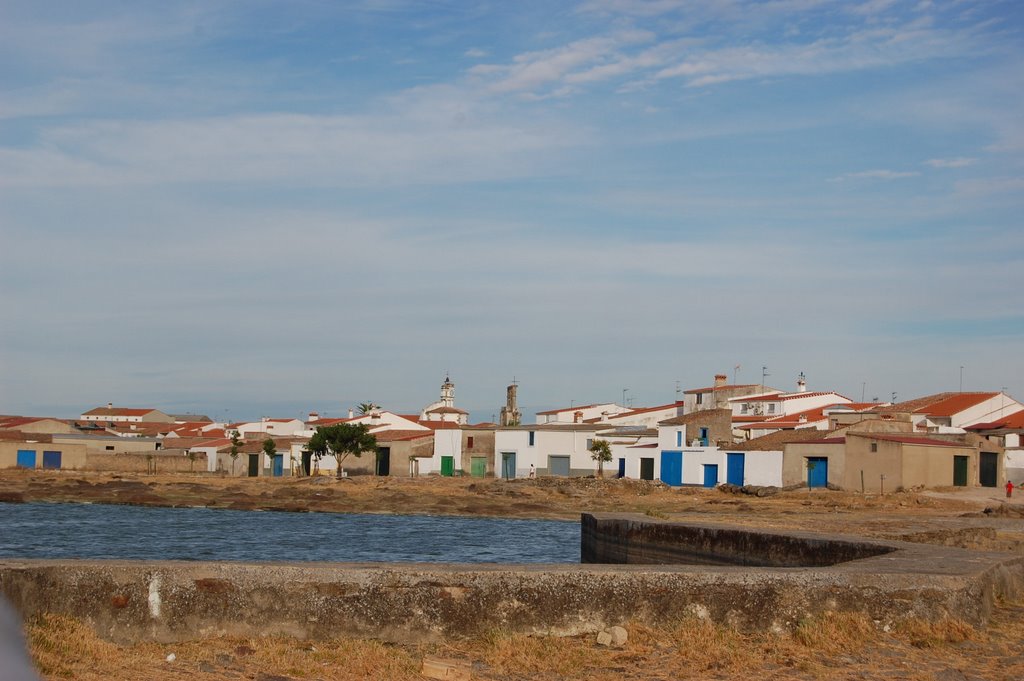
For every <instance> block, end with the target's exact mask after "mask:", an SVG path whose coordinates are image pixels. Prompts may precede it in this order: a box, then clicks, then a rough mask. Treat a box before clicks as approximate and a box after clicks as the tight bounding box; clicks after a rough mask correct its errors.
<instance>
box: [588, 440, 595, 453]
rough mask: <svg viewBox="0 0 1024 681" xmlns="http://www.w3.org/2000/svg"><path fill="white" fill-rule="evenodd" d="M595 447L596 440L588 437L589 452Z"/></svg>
mask: <svg viewBox="0 0 1024 681" xmlns="http://www.w3.org/2000/svg"><path fill="white" fill-rule="evenodd" d="M593 446H594V438H592V437H588V438H587V451H590V448H591V447H593Z"/></svg>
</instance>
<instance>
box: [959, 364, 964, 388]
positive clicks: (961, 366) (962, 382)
mask: <svg viewBox="0 0 1024 681" xmlns="http://www.w3.org/2000/svg"><path fill="white" fill-rule="evenodd" d="M963 391H964V365H963V364H961V365H960V392H963Z"/></svg>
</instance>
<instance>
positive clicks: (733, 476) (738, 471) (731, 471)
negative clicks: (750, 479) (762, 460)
mask: <svg viewBox="0 0 1024 681" xmlns="http://www.w3.org/2000/svg"><path fill="white" fill-rule="evenodd" d="M725 481H726V482H727V483H729V484H730V485H737V486H739V487H743V454H735V453H732V452H730V453H728V454H726V455H725Z"/></svg>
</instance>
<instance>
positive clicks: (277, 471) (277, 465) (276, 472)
mask: <svg viewBox="0 0 1024 681" xmlns="http://www.w3.org/2000/svg"><path fill="white" fill-rule="evenodd" d="M271 475H273V476H274V477H275V478H280V477H281V476H282V475H284V454H275V455H274V462H273V464H271Z"/></svg>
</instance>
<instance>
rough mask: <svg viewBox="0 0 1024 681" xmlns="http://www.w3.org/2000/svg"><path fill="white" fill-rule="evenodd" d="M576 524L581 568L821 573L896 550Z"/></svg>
mask: <svg viewBox="0 0 1024 681" xmlns="http://www.w3.org/2000/svg"><path fill="white" fill-rule="evenodd" d="M580 524H581V528H580V533H581V536H580V539H581V541H580V554H581V557H582V558H581V559H582V562H584V563H623V564H639V565H745V566H752V567H822V566H826V565H836V564H837V563H845V562H847V561H851V560H858V559H861V558H870V557H872V556H877V555H881V554H884V553H890V552H891V551H895V550H896V546H895V545H890V544H887V543H885V542H884V541H876V540H871V539H866V538H863V537H845V536H840V535H825V534H814V533H811V532H778V531H769V530H763V529H756V528H747V527H735V526H731V525H722V524H713V523H689V522H688V523H680V522H661V521H657V520H653V519H651V518H649V517H647V516H638V515H629V514H618V515H609V514H596V515H595V514H591V513H585V514H584V515H583V518H582V520H581V523H580Z"/></svg>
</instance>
